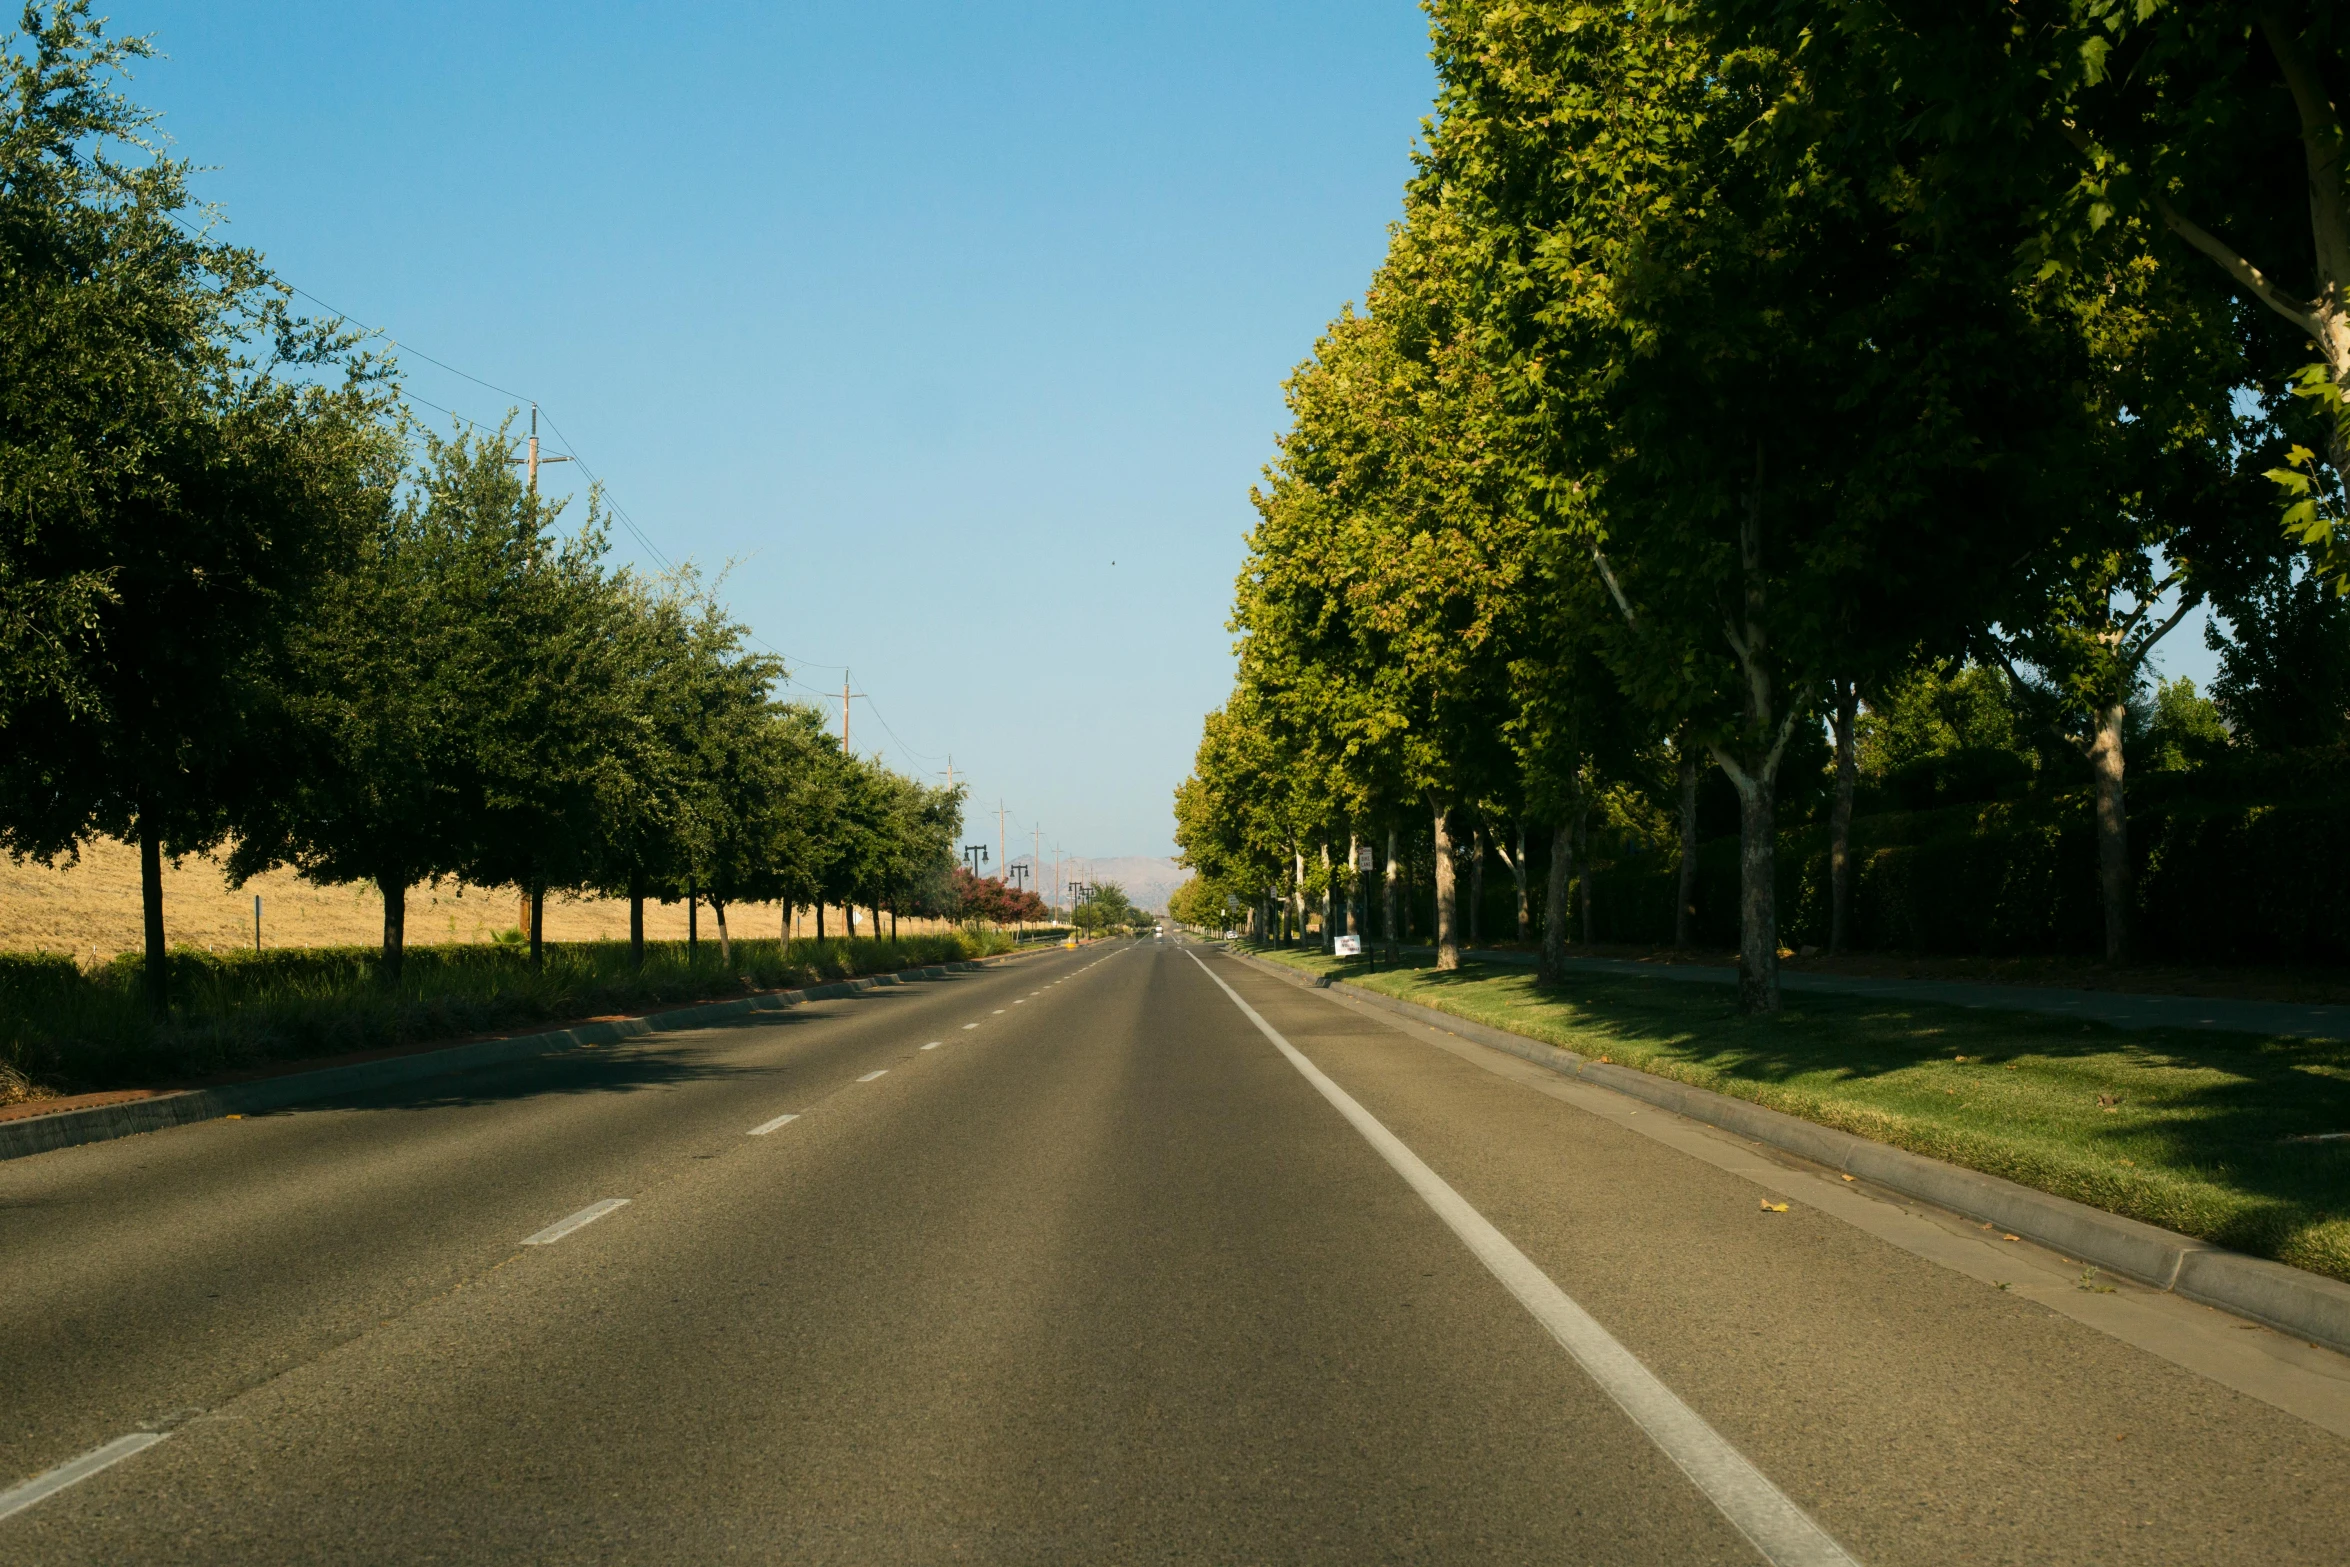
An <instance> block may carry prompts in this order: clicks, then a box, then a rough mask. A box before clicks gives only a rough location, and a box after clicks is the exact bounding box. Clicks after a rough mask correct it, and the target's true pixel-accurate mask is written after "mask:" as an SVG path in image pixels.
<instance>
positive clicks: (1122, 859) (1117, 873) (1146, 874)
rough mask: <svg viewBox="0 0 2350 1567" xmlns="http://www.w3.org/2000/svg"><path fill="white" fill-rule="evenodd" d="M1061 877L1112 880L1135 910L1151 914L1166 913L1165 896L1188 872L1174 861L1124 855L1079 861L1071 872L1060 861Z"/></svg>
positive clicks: (1181, 882) (1179, 883) (1047, 868)
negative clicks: (1124, 892)
mask: <svg viewBox="0 0 2350 1567" xmlns="http://www.w3.org/2000/svg"><path fill="white" fill-rule="evenodd" d="M1046 870H1047V873H1048V874H1049V873H1050V870H1051V867H1050V866H1047V867H1046ZM1061 875H1062V877H1063V879H1065V880H1079V879H1090V880H1093V881H1114V882H1116V883H1117V884H1118V885H1119V886H1120V887H1123V888H1124V889H1125V890H1126V896H1127V897H1129V898H1131V899H1133V900H1134V906H1135V907H1136V908H1138V909H1147V910H1149V911H1150V912H1151V913H1153V914H1164V913H1166V912H1167V897H1168V895H1169V894H1170V893H1172V892H1174V890H1175V889H1176V888H1178V887H1180V886H1182V885H1183V883H1184V881H1185V880H1186V879H1187V878H1188V877H1189V876H1190V875H1191V872H1189V871H1187V870H1185V869H1184V868H1183V867H1182V866H1180V865H1178V864H1176V863H1175V862H1174V861H1173V860H1157V859H1149V858H1146V857H1145V856H1142V855H1139V854H1126V855H1120V856H1117V857H1116V858H1113V859H1095V860H1079V861H1078V862H1077V868H1076V869H1075V870H1071V869H1070V867H1069V862H1068V861H1067V860H1063V861H1062V862H1061ZM1046 891H1047V892H1048V893H1049V892H1050V891H1051V889H1050V888H1047V889H1046Z"/></svg>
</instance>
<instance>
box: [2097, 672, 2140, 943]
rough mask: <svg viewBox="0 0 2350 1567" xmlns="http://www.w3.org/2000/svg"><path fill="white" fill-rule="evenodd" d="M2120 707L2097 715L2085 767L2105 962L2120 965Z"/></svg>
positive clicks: (2126, 883)
mask: <svg viewBox="0 0 2350 1567" xmlns="http://www.w3.org/2000/svg"><path fill="white" fill-rule="evenodd" d="M2125 713H2126V709H2125V708H2124V707H2123V706H2122V704H2121V703H2119V702H2114V703H2110V704H2108V705H2107V706H2105V707H2103V708H2101V709H2100V710H2099V711H2098V714H2097V732H2096V734H2095V735H2094V736H2093V737H2092V738H2091V739H2090V741H2089V768H2090V771H2091V772H2093V773H2094V774H2095V775H2096V778H2097V890H2098V893H2099V894H2100V896H2101V897H2102V899H2103V901H2104V903H2105V961H2106V962H2108V963H2120V962H2122V961H2124V960H2125V959H2126V958H2127V957H2128V956H2129V950H2130V928H2129V920H2130V818H2129V812H2128V809H2127V804H2126V802H2125V801H2124V799H2123V798H2122V719H2123V717H2124V715H2125Z"/></svg>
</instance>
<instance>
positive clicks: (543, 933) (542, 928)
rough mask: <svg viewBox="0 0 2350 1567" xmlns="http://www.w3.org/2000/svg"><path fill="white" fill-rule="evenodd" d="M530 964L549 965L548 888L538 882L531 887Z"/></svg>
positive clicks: (535, 967)
mask: <svg viewBox="0 0 2350 1567" xmlns="http://www.w3.org/2000/svg"><path fill="white" fill-rule="evenodd" d="M530 966H531V967H532V968H534V969H543V968H545V967H546V966H547V889H546V888H545V887H542V886H540V885H539V884H538V883H536V882H533V883H531V888H530Z"/></svg>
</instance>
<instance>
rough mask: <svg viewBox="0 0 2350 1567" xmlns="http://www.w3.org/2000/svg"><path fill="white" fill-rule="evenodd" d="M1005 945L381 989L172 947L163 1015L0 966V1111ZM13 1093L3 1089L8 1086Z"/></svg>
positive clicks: (578, 949) (286, 962) (510, 952)
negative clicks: (37, 1098)
mask: <svg viewBox="0 0 2350 1567" xmlns="http://www.w3.org/2000/svg"><path fill="white" fill-rule="evenodd" d="M1011 946H1012V943H1011V941H1010V939H1009V938H1007V937H1004V936H1000V935H997V934H995V933H993V932H990V931H984V930H980V931H956V932H950V933H946V934H942V935H925V936H909V937H906V938H903V939H901V940H895V941H892V940H853V941H852V940H831V941H806V940H802V941H791V942H782V941H737V942H734V943H733V944H732V950H731V951H730V952H726V953H721V952H720V950H719V948H718V944H717V943H716V942H710V941H705V942H701V943H699V944H698V945H697V946H696V947H695V949H694V950H693V951H691V952H690V953H689V952H688V950H687V948H686V944H685V943H683V942H661V943H654V944H650V945H648V947H647V948H646V953H645V962H644V963H643V965H642V966H641V967H640V966H639V965H637V964H636V963H635V962H634V960H633V959H632V958H631V956H630V953H629V949H628V946H627V944H626V943H625V942H564V943H550V944H548V946H547V948H546V958H545V962H544V963H543V965H542V966H540V967H538V968H533V967H531V965H530V962H529V958H528V955H527V954H526V953H525V952H524V951H522V950H521V949H520V948H516V947H503V946H484V945H464V946H446V947H414V948H410V949H409V951H408V953H407V958H406V962H405V963H404V964H403V965H402V969H401V973H400V977H399V978H398V979H397V980H396V981H392V980H387V979H385V978H384V976H383V975H382V973H381V971H380V969H379V967H378V961H379V960H378V955H377V953H376V951H375V949H373V948H368V947H341V948H322V949H317V950H310V949H285V950H278V951H271V952H262V953H228V954H213V953H207V952H201V951H193V950H181V951H177V952H174V953H173V954H172V994H173V996H174V998H175V1005H174V1008H173V1013H172V1016H171V1017H170V1018H169V1019H166V1020H163V1021H160V1022H159V1021H156V1020H155V1019H153V1018H152V1017H150V1016H149V1014H148V1011H147V1006H146V1001H145V995H144V991H143V990H142V988H141V977H140V969H139V965H138V960H137V959H136V958H135V957H123V958H118V959H116V960H115V961H114V962H113V963H112V964H109V965H107V966H105V967H103V968H99V969H95V970H89V969H82V968H79V967H77V966H76V965H75V964H74V962H73V960H72V959H70V958H62V957H36V956H31V955H26V954H9V955H0V1104H5V1103H7V1102H9V1101H10V1100H11V1099H20V1098H23V1097H25V1096H26V1095H27V1094H28V1093H43V1092H46V1093H55V1094H78V1093H85V1092H89V1091H93V1090H105V1089H115V1088H130V1087H139V1088H150V1087H156V1086H160V1085H166V1084H188V1083H196V1082H201V1081H204V1080H207V1079H212V1078H217V1077H220V1076H222V1075H224V1074H234V1073H240V1072H249V1071H252V1070H255V1069H259V1068H266V1067H269V1066H271V1065H273V1064H276V1063H282V1062H287V1061H297V1060H305V1059H312V1058H318V1057H334V1056H348V1055H354V1054H358V1053H362V1052H367V1051H377V1050H395V1049H404V1048H410V1047H414V1046H417V1045H420V1044H428V1043H433V1042H436V1041H449V1040H459V1039H464V1038H466V1037H468V1036H472V1035H479V1034H484V1033H490V1032H493V1031H502V1030H508V1029H513V1028H515V1027H517V1026H521V1025H528V1024H531V1023H550V1022H562V1021H566V1020H571V1019H577V1018H600V1017H608V1016H611V1015H613V1014H616V1013H627V1012H642V1011H648V1010H652V1009H654V1008H657V1007H663V1006H675V1005H678V1004H680V1003H687V1002H696V1001H716V1000H723V999H726V998H729V997H736V996H746V995H753V994H757V993H760V992H767V991H778V990H785V989H789V988H792V987H795V986H798V987H805V986H809V985H818V984H823V983H825V982H827V981H835V980H843V979H849V978H852V977H855V976H859V975H868V974H886V973H890V972H893V971H896V970H900V969H906V968H912V967H917V966H920V965H924V964H938V963H952V962H960V961H965V960H968V959H973V958H979V957H984V956H987V955H989V954H991V953H996V952H1002V951H1008V950H1010V949H1011ZM12 1085H13V1086H12Z"/></svg>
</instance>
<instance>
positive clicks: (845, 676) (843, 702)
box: [840, 669, 953, 783]
mask: <svg viewBox="0 0 2350 1567" xmlns="http://www.w3.org/2000/svg"><path fill="white" fill-rule="evenodd" d="M864 694H865V693H864V692H862V691H851V690H850V689H849V672H848V671H847V670H845V669H844V670H842V671H841V672H840V754H841V755H843V756H847V755H848V754H849V698H850V697H853V696H863V695H864ZM952 771H953V769H951V768H950V769H949V773H950V774H951V773H952ZM948 781H949V782H950V783H952V782H953V779H952V777H951V776H950V778H949V780H948Z"/></svg>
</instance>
